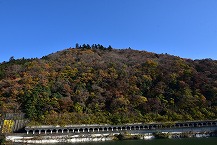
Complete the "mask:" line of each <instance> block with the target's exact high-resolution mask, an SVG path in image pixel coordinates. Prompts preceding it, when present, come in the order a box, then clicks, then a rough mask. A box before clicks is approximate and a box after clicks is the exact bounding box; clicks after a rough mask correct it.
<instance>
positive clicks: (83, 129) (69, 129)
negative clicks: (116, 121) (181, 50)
mask: <svg viewBox="0 0 217 145" xmlns="http://www.w3.org/2000/svg"><path fill="white" fill-rule="evenodd" d="M194 127H217V120H206V121H188V122H174V123H148V124H144V123H135V124H123V125H108V124H103V125H102V124H89V125H88V124H87V125H86V124H85V125H66V126H51V125H50V126H27V127H25V130H26V133H27V134H63V133H104V132H124V131H133V130H158V129H166V128H168V129H172V128H174V129H175V128H194Z"/></svg>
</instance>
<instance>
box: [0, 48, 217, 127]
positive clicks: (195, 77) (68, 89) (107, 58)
mask: <svg viewBox="0 0 217 145" xmlns="http://www.w3.org/2000/svg"><path fill="white" fill-rule="evenodd" d="M76 47H77V48H69V49H66V50H63V51H59V52H56V53H53V54H50V55H48V56H44V57H43V58H41V59H37V58H35V59H11V60H10V61H9V62H3V63H1V64H0V112H2V113H6V112H16V113H19V112H24V113H25V114H26V117H27V118H29V119H30V120H31V121H32V123H39V124H84V123H89V124H90V123H110V124H120V123H129V122H150V121H177V120H201V119H216V118H217V61H216V60H211V59H203V60H191V59H183V58H180V57H176V56H171V55H168V54H155V53H150V52H146V51H137V50H132V49H120V50H119V49H113V48H112V47H111V46H109V47H108V48H105V47H103V46H102V45H92V46H89V45H82V46H79V45H76Z"/></svg>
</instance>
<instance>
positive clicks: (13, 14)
mask: <svg viewBox="0 0 217 145" xmlns="http://www.w3.org/2000/svg"><path fill="white" fill-rule="evenodd" d="M75 43H79V44H83V43H88V44H95V43H96V44H102V45H104V46H108V45H111V46H112V47H114V48H128V47H131V48H132V49H137V50H146V51H150V52H155V53H168V54H172V55H176V56H180V57H184V58H191V59H203V58H212V59H217V0H0V62H2V61H8V60H9V58H10V57H11V56H14V58H15V59H18V58H22V57H24V58H35V57H38V58H40V57H42V56H45V55H48V54H50V53H53V52H56V51H60V50H63V49H66V48H69V47H74V46H75Z"/></svg>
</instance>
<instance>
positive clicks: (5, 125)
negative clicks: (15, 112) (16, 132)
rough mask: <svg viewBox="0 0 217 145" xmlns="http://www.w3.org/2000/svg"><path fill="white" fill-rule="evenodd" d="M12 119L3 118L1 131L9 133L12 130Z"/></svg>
mask: <svg viewBox="0 0 217 145" xmlns="http://www.w3.org/2000/svg"><path fill="white" fill-rule="evenodd" d="M13 126H14V121H13V120H4V123H3V126H2V133H11V132H12V131H13Z"/></svg>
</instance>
